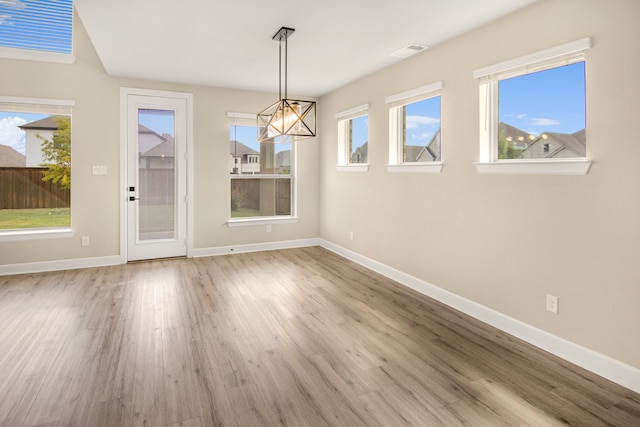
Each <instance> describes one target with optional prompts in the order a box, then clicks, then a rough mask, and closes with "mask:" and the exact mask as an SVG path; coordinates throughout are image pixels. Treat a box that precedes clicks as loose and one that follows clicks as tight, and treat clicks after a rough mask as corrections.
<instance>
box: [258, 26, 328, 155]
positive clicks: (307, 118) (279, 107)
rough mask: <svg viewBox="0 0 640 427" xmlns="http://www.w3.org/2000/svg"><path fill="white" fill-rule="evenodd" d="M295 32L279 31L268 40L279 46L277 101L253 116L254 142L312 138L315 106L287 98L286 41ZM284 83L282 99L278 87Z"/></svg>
mask: <svg viewBox="0 0 640 427" xmlns="http://www.w3.org/2000/svg"><path fill="white" fill-rule="evenodd" d="M294 31H295V29H293V28H287V27H282V28H280V29H279V30H278V32H277V33H276V34H275V35H274V36H273V37H272V39H273V40H276V41H278V42H279V43H280V48H279V56H278V61H279V63H278V98H279V100H278V101H277V102H275V103H273V104H272V105H270V106H269V107H267V108H265V109H264V110H262V111H261V112H259V113H258V114H257V116H256V119H257V129H258V142H287V141H290V140H291V138H293V137H296V138H298V139H300V138H305V137H312V136H316V103H315V102H314V101H303V100H299V99H288V98H287V39H288V38H289V36H290V35H291V34H293V32H294ZM283 44H284V80H283V78H282V62H283V58H282V45H283ZM283 81H284V97H283V96H282V86H283Z"/></svg>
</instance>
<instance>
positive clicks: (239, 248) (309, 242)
mask: <svg viewBox="0 0 640 427" xmlns="http://www.w3.org/2000/svg"><path fill="white" fill-rule="evenodd" d="M320 242H321V240H320V239H318V238H313V239H300V240H285V241H282V242H266V243H252V244H248V245H233V246H218V247H215V248H203V249H193V250H192V251H191V256H192V257H194V258H201V257H206V256H218V255H230V254H241V253H247V252H260V251H273V250H276V249H293V248H305V247H308V246H320Z"/></svg>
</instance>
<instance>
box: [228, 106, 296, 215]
mask: <svg viewBox="0 0 640 427" xmlns="http://www.w3.org/2000/svg"><path fill="white" fill-rule="evenodd" d="M256 135H257V132H256V126H255V116H254V115H245V114H232V113H230V125H229V176H230V178H231V179H230V217H231V219H232V220H233V219H236V220H241V219H268V218H283V217H291V216H294V203H293V202H294V198H293V177H294V175H293V171H294V166H295V165H294V162H295V154H294V145H295V143H294V142H291V141H287V142H283V143H277V142H275V141H273V140H267V141H266V142H262V143H258V141H257V138H256Z"/></svg>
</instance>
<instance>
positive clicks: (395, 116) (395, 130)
mask: <svg viewBox="0 0 640 427" xmlns="http://www.w3.org/2000/svg"><path fill="white" fill-rule="evenodd" d="M442 87H443V83H442V82H441V81H439V82H436V83H432V84H429V85H426V86H422V87H419V88H416V89H413V90H409V91H406V92H402V93H399V94H396V95H392V96H389V97H387V98H386V100H385V101H386V103H387V105H388V106H389V165H390V166H391V168H390V169H389V170H397V168H393V167H394V166H402V165H407V166H420V165H429V164H432V165H433V164H437V165H438V168H437V170H434V171H439V170H440V169H439V167H440V162H441V161H442V150H441V146H442V138H441V131H440V128H441V119H440V91H441V89H442Z"/></svg>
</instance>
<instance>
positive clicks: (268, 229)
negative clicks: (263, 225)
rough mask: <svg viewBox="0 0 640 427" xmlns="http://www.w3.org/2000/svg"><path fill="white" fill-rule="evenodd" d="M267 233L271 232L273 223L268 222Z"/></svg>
mask: <svg viewBox="0 0 640 427" xmlns="http://www.w3.org/2000/svg"><path fill="white" fill-rule="evenodd" d="M267 233H271V224H267Z"/></svg>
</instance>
